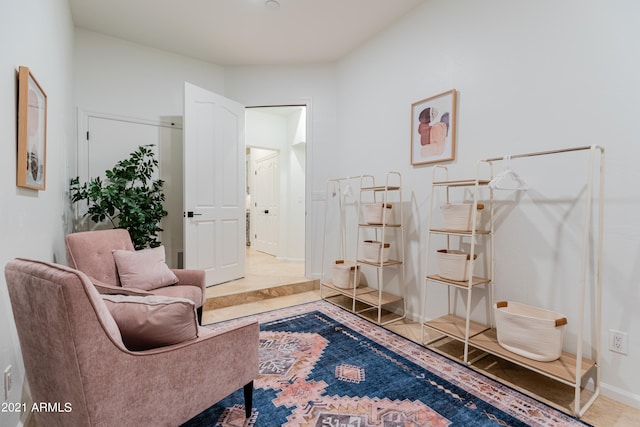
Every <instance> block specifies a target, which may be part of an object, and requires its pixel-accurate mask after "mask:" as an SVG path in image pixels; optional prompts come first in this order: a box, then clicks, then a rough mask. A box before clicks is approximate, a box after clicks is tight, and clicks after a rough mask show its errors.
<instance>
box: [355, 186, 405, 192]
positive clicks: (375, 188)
mask: <svg viewBox="0 0 640 427" xmlns="http://www.w3.org/2000/svg"><path fill="white" fill-rule="evenodd" d="M399 189H400V187H399V186H397V185H375V186H373V187H362V188H361V189H360V191H394V190H399Z"/></svg>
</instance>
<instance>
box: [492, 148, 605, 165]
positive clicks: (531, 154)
mask: <svg viewBox="0 0 640 427" xmlns="http://www.w3.org/2000/svg"><path fill="white" fill-rule="evenodd" d="M583 150H600V151H601V152H604V148H602V147H600V146H599V145H585V146H582V147H572V148H562V149H559V150H549V151H538V152H535V153H523V154H512V155H511V159H517V158H521V157H535V156H546V155H548V154H558V153H568V152H571V151H583ZM498 160H504V157H492V158H488V159H483V160H482V161H483V162H495V161H498Z"/></svg>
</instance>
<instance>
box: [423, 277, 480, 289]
mask: <svg viewBox="0 0 640 427" xmlns="http://www.w3.org/2000/svg"><path fill="white" fill-rule="evenodd" d="M427 279H428V280H433V281H435V282H440V283H444V284H445V285H451V286H457V287H459V288H466V289H468V288H469V282H468V281H467V280H465V281H463V282H458V281H456V280H450V279H445V278H444V277H442V276H440V275H438V274H430V275H428V276H427ZM488 283H491V279H488V278H486V277H478V276H473V278H472V280H471V286H479V285H486V284H488Z"/></svg>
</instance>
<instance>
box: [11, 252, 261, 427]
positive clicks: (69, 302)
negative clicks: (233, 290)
mask: <svg viewBox="0 0 640 427" xmlns="http://www.w3.org/2000/svg"><path fill="white" fill-rule="evenodd" d="M5 277H6V282H7V287H8V290H9V296H10V299H11V306H12V308H13V316H14V319H15V323H16V328H17V331H18V337H19V340H20V347H21V350H22V356H23V360H24V366H25V371H26V377H27V381H28V383H29V386H30V389H31V397H32V399H33V401H34V402H46V403H51V404H54V403H60V406H61V408H63V409H68V411H64V410H62V411H51V412H46V411H44V412H35V413H34V415H35V417H36V422H37V423H38V425H41V426H123V427H124V426H142V425H152V426H176V425H179V424H181V423H183V422H185V421H188V420H189V419H191V418H193V417H194V416H195V415H197V414H199V413H200V412H202V411H204V410H205V409H207V408H208V407H210V406H211V405H213V404H214V403H215V402H217V401H219V400H221V399H222V398H224V397H225V396H227V395H229V394H231V393H232V392H234V391H235V390H237V389H239V388H240V387H244V393H245V394H244V396H245V407H246V409H245V411H246V416H247V417H249V415H250V413H251V398H252V391H253V379H254V378H255V377H256V376H257V374H258V333H259V328H258V324H257V323H256V322H251V323H246V324H242V325H239V326H236V327H233V328H229V329H225V330H223V331H220V332H215V333H214V332H212V331H211V330H208V329H206V328H202V327H198V334H199V336H198V337H197V338H193V339H191V340H188V341H185V342H182V343H180V344H174V345H170V346H166V347H160V348H155V349H150V350H145V351H129V350H127V348H126V347H125V346H124V345H123V341H122V338H121V335H120V332H119V329H118V326H117V324H116V323H115V321H114V318H113V317H112V316H111V314H110V312H109V311H108V309H107V307H106V305H105V303H104V301H103V299H102V298H101V296H100V294H99V293H98V292H97V290H96V288H95V287H94V286H93V285H92V284H91V282H90V281H89V279H88V278H87V276H86V275H85V274H83V273H82V272H80V271H77V270H73V269H71V268H69V267H65V266H61V265H56V264H49V263H43V262H38V261H30V260H14V261H11V262H9V263H8V264H7V266H6V268H5Z"/></svg>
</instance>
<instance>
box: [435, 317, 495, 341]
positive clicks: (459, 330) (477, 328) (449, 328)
mask: <svg viewBox="0 0 640 427" xmlns="http://www.w3.org/2000/svg"><path fill="white" fill-rule="evenodd" d="M424 326H426V327H428V328H431V329H435V330H436V331H438V332H441V333H443V334H445V335H448V336H450V337H452V338H456V339H458V340H462V341H464V339H465V326H466V325H465V319H464V318H463V317H459V316H454V315H452V314H447V315H445V316H441V317H438V318H436V319H433V320H429V321H427V322H424ZM487 329H489V327H488V326H486V325H483V324H481V323H477V322H474V321H471V322H469V336H471V337H473V336H475V335H478V334H480V333H482V332H484V331H486V330H487Z"/></svg>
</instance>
